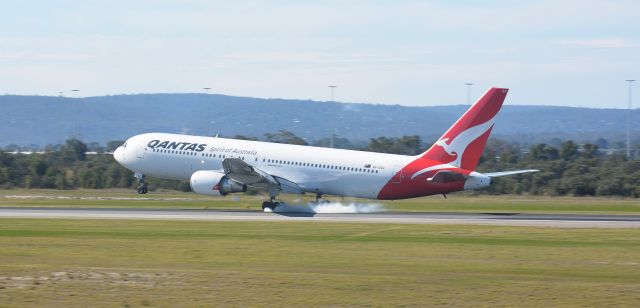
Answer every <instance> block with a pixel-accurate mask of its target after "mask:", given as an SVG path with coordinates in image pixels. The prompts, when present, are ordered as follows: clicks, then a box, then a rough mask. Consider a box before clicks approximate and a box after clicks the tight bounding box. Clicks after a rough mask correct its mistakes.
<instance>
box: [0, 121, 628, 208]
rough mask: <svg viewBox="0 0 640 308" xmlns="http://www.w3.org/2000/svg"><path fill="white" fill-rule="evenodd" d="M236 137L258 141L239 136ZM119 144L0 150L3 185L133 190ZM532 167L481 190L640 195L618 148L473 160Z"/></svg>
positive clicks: (547, 150)
mask: <svg viewBox="0 0 640 308" xmlns="http://www.w3.org/2000/svg"><path fill="white" fill-rule="evenodd" d="M233 138H235V139H246V140H258V139H257V138H255V137H247V136H239V135H238V136H234V137H233ZM263 140H265V141H269V142H277V143H289V144H299V145H308V143H307V141H305V140H304V139H302V138H300V137H298V136H296V135H295V134H293V133H291V132H289V131H286V130H281V131H278V132H275V133H268V134H265V136H264V138H263ZM122 143H123V142H122V141H112V142H109V143H108V144H107V145H105V147H103V148H102V149H103V150H104V151H107V153H102V152H98V153H97V154H91V155H88V154H87V152H88V151H89V146H88V145H87V144H85V143H83V142H82V141H81V140H78V139H75V138H72V139H69V140H67V141H66V142H65V143H64V144H62V145H59V146H53V147H47V148H45V149H44V151H43V152H40V153H31V154H20V153H9V152H0V188H2V189H10V188H18V187H19V188H28V189H29V188H52V189H76V188H97V189H100V188H116V187H118V188H131V189H133V188H134V187H136V186H137V185H138V184H137V182H136V180H135V179H134V177H133V173H132V172H131V171H129V170H127V169H126V168H124V167H122V166H120V164H118V163H117V162H116V161H115V160H114V159H113V157H112V155H111V154H109V153H108V152H109V151H112V150H114V149H115V148H117V147H118V146H119V145H120V144H122ZM329 143H330V141H329V138H325V139H321V140H318V141H316V143H314V144H313V145H320V146H327V145H328V144H329ZM333 144H334V146H335V147H339V148H347V149H355V150H365V151H373V152H381V153H392V154H405V155H416V154H419V153H422V152H424V151H425V149H426V148H427V147H428V146H427V145H426V144H424V143H423V142H422V140H420V137H418V136H403V137H396V138H394V137H378V138H372V139H370V140H369V142H368V143H367V144H364V145H357V144H352V143H351V142H349V140H347V139H344V138H340V137H334V140H333ZM92 147H93V148H95V145H92ZM529 168H535V169H540V170H541V171H540V172H537V173H533V174H525V175H516V176H510V177H503V178H496V179H495V182H494V184H493V185H492V186H491V187H490V188H488V189H485V190H481V191H479V192H478V193H485V194H504V193H507V194H531V195H550V196H564V195H571V196H623V197H634V198H638V197H640V160H629V159H627V158H626V156H625V155H623V154H621V153H610V154H608V153H606V152H603V151H601V150H600V149H599V146H598V145H596V144H590V143H587V144H582V145H579V144H577V143H575V142H573V141H564V142H563V143H561V144H560V145H559V146H551V145H548V144H536V145H533V146H530V147H528V148H523V147H521V146H520V145H518V144H517V143H507V142H504V141H500V140H497V139H490V140H489V142H488V143H487V147H486V148H485V151H484V153H483V155H482V157H481V158H480V163H479V165H478V171H480V172H483V171H485V172H489V171H506V170H515V169H529ZM148 183H149V187H150V189H151V190H155V189H158V188H164V189H173V190H182V191H189V190H190V188H189V183H187V182H182V181H175V180H162V179H156V178H149V179H148Z"/></svg>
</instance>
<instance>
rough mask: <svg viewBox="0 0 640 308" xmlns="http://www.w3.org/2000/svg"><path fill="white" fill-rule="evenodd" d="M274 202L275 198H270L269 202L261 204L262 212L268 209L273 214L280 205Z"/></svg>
mask: <svg viewBox="0 0 640 308" xmlns="http://www.w3.org/2000/svg"><path fill="white" fill-rule="evenodd" d="M275 200H276V198H275V197H271V201H265V202H262V210H263V211H264V210H266V209H269V210H271V211H272V212H273V210H275V209H276V207H278V205H280V202H276V201H275Z"/></svg>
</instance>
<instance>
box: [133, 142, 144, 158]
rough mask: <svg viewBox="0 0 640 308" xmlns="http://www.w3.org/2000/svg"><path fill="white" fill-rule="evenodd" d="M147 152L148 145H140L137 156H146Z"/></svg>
mask: <svg viewBox="0 0 640 308" xmlns="http://www.w3.org/2000/svg"><path fill="white" fill-rule="evenodd" d="M146 153H147V147H146V146H145V145H142V144H141V145H139V146H138V147H137V148H136V157H137V158H144V155H145V154H146Z"/></svg>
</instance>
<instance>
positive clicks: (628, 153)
mask: <svg viewBox="0 0 640 308" xmlns="http://www.w3.org/2000/svg"><path fill="white" fill-rule="evenodd" d="M634 81H636V80H635V79H627V80H626V82H628V83H629V113H628V114H627V159H631V113H632V112H633V109H632V104H631V102H632V100H631V99H632V96H631V90H632V89H633V82H634Z"/></svg>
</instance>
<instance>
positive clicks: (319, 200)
mask: <svg viewBox="0 0 640 308" xmlns="http://www.w3.org/2000/svg"><path fill="white" fill-rule="evenodd" d="M312 203H315V204H323V203H331V201H329V200H327V199H322V193H321V192H319V191H316V201H315V202H312Z"/></svg>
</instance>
